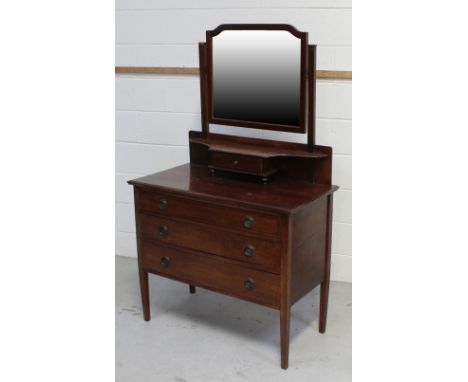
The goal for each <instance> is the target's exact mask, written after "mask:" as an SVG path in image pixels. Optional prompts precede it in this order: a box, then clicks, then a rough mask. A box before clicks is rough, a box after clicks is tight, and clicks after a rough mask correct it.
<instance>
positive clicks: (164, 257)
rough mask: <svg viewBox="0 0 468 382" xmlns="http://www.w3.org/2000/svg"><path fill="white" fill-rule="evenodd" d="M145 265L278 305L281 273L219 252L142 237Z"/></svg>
mask: <svg viewBox="0 0 468 382" xmlns="http://www.w3.org/2000/svg"><path fill="white" fill-rule="evenodd" d="M141 250H142V262H143V268H144V269H145V270H147V271H149V272H153V273H157V274H160V275H163V276H168V277H171V278H174V279H178V280H180V281H183V282H187V283H191V284H194V285H198V286H201V287H205V288H208V289H213V290H215V291H218V292H221V293H225V294H229V295H232V296H236V297H239V298H242V299H245V300H249V301H253V302H256V303H260V304H263V305H267V306H270V307H275V308H277V307H278V306H279V287H280V277H279V276H278V275H274V274H271V273H267V272H261V271H258V270H254V269H251V268H248V267H245V266H243V265H241V264H237V263H235V262H233V261H232V260H228V259H223V258H221V257H218V256H212V255H207V254H198V253H195V252H193V251H185V250H180V249H175V248H171V247H166V246H164V245H157V244H153V243H150V242H147V241H145V240H143V241H142V245H141Z"/></svg>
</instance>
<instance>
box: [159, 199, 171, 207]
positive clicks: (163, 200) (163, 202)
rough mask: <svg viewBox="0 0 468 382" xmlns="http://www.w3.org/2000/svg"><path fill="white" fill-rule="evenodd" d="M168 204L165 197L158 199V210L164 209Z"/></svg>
mask: <svg viewBox="0 0 468 382" xmlns="http://www.w3.org/2000/svg"><path fill="white" fill-rule="evenodd" d="M168 204H169V203H168V202H167V199H164V198H162V199H160V200H159V209H160V210H165V209H166V208H167V205H168Z"/></svg>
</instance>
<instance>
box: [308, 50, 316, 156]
mask: <svg viewBox="0 0 468 382" xmlns="http://www.w3.org/2000/svg"><path fill="white" fill-rule="evenodd" d="M316 58H317V45H309V46H308V49H307V82H308V94H307V104H308V107H307V109H308V110H307V145H308V147H309V150H313V149H314V146H315V82H316Z"/></svg>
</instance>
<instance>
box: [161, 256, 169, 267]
mask: <svg viewBox="0 0 468 382" xmlns="http://www.w3.org/2000/svg"><path fill="white" fill-rule="evenodd" d="M170 261H171V259H170V258H169V257H167V256H163V257H162V258H161V266H162V267H163V268H167V267H168V266H169V263H170Z"/></svg>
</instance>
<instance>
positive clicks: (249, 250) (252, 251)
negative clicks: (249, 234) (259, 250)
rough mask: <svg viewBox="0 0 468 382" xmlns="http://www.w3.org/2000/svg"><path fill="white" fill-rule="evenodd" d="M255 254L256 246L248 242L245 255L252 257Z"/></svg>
mask: <svg viewBox="0 0 468 382" xmlns="http://www.w3.org/2000/svg"><path fill="white" fill-rule="evenodd" d="M253 255H255V247H254V246H253V245H251V244H248V245H246V246H245V247H244V256H247V257H252V256H253Z"/></svg>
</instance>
